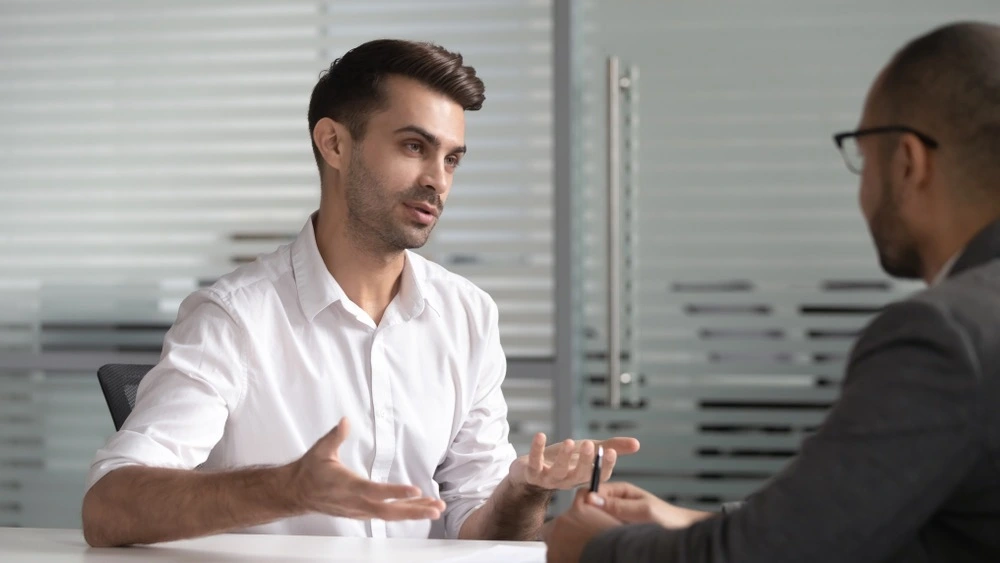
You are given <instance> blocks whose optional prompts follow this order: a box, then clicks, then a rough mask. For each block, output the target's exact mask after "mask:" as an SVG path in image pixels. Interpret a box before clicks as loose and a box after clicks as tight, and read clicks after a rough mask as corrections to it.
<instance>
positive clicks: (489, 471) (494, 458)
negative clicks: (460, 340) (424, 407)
mask: <svg viewBox="0 0 1000 563" xmlns="http://www.w3.org/2000/svg"><path fill="white" fill-rule="evenodd" d="M488 309H489V313H488V316H487V323H488V328H487V330H486V334H487V337H486V343H485V348H484V354H483V356H482V358H483V359H482V361H481V362H480V369H479V370H478V373H477V376H478V377H477V379H478V382H477V385H476V389H475V395H474V399H473V402H472V407H471V409H470V410H469V412H468V414H467V415H466V417H465V420H464V421H463V423H462V425H461V427H460V429H459V431H458V434H457V435H456V437H455V439H454V440H453V441H452V443H451V446H450V448H449V450H448V454H447V456H446V457H445V460H444V461H443V462H442V463H441V465H440V466H438V468H437V471H436V472H435V474H434V480H435V481H437V482H438V484H439V486H440V494H441V500H443V501H444V502H445V504H446V508H445V511H444V515H443V517H444V526H445V533H446V534H447V537H448V538H457V537H458V533H459V531H460V530H461V529H462V524H464V523H465V519H466V518H468V517H469V515H470V514H472V511H474V510H475V509H477V508H479V507H480V506H482V505H483V503H485V502H486V500H487V499H488V498H489V497H490V495H491V494H492V493H493V490H494V489H495V488H496V487H497V485H499V484H500V482H501V481H502V480H503V479H504V478H505V477H506V476H507V473H508V471H509V470H510V464H511V463H513V461H514V459H515V458H516V457H517V454H516V453H515V452H514V447H513V446H512V445H511V444H510V442H509V440H508V434H509V432H510V427H509V426H508V424H507V402H506V401H505V400H504V396H503V391H502V390H501V388H500V386H501V384H502V383H503V380H504V376H505V375H506V373H507V359H506V357H505V356H504V353H503V348H502V347H501V345H500V330H499V326H498V314H497V307H496V304H495V303H494V302H493V301H492V300H490V301H489V308H488Z"/></svg>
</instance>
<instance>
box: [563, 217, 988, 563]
mask: <svg viewBox="0 0 1000 563" xmlns="http://www.w3.org/2000/svg"><path fill="white" fill-rule="evenodd" d="M582 561H584V562H585V563H598V562H606V561H616V562H629V563H633V562H640V563H641V562H647V561H648V562H652V561H656V562H671V561H676V562H685V563H691V562H713V563H729V562H735V561H739V562H744V563H781V562H795V563H800V562H806V563H828V562H829V563H833V562H851V563H862V562H904V561H905V562H907V563H920V562H942V563H944V562H947V563H958V562H963V561H991V562H1000V222H997V223H994V224H992V225H990V226H988V227H987V228H986V229H984V230H983V231H982V232H981V233H980V234H978V235H977V236H976V237H975V239H974V240H973V241H972V242H971V243H970V244H969V245H968V247H967V248H966V250H965V251H964V252H963V254H962V255H961V256H960V258H959V259H958V261H956V263H955V265H954V266H953V268H952V271H951V274H950V275H949V277H948V279H946V280H945V281H944V282H943V283H941V284H939V285H937V286H935V287H933V288H930V289H927V290H926V291H923V292H922V293H919V294H918V295H916V296H914V297H912V298H910V299H908V300H906V301H902V302H899V303H895V304H893V305H890V306H888V307H887V308H886V309H885V310H884V311H883V312H882V313H881V314H880V315H879V316H878V317H876V318H875V319H874V320H873V321H872V322H871V324H869V326H868V327H867V328H866V329H865V330H864V332H863V333H862V334H861V336H860V337H859V339H858V341H857V343H856V344H855V346H854V349H853V350H852V352H851V356H850V359H849V362H848V366H847V374H846V376H845V379H844V387H843V392H842V394H841V397H840V399H839V400H838V401H837V403H836V404H835V405H834V406H833V408H832V409H831V410H830V412H829V414H828V416H827V418H826V420H825V421H824V423H823V424H822V426H821V427H820V428H819V430H818V431H817V432H816V433H815V434H814V435H812V436H810V437H809V438H808V439H806V440H805V441H804V442H803V445H802V449H801V451H800V453H799V455H798V456H797V457H796V458H795V459H794V460H793V461H792V462H791V463H790V464H789V465H788V466H787V467H786V468H785V469H784V470H783V471H782V472H781V473H779V474H778V475H777V476H776V477H775V478H774V479H773V480H772V481H770V482H769V483H768V484H767V485H766V486H765V487H764V488H762V489H761V490H759V491H758V492H756V493H754V494H753V495H752V496H751V497H750V498H749V499H748V500H747V502H746V503H745V504H744V505H743V506H742V507H741V508H740V509H739V510H736V511H727V513H726V514H720V515H718V516H715V517H712V518H709V519H708V520H705V521H703V522H700V523H698V524H696V525H694V526H692V527H690V528H687V529H685V530H676V531H669V530H665V529H663V528H661V527H659V526H656V525H641V526H624V527H621V528H617V529H614V530H611V531H608V532H606V533H604V534H601V535H600V536H598V537H596V538H594V540H592V541H591V542H590V543H588V544H587V546H586V548H585V551H584V556H583V559H582Z"/></svg>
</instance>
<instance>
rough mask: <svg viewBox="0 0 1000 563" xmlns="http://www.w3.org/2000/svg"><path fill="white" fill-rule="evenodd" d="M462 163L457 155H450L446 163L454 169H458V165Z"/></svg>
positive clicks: (446, 158)
mask: <svg viewBox="0 0 1000 563" xmlns="http://www.w3.org/2000/svg"><path fill="white" fill-rule="evenodd" d="M461 162H462V159H461V158H460V157H458V156H457V155H450V156H447V157H445V159H444V163H445V164H447V165H448V166H451V167H452V168H458V165H459V164H460V163H461Z"/></svg>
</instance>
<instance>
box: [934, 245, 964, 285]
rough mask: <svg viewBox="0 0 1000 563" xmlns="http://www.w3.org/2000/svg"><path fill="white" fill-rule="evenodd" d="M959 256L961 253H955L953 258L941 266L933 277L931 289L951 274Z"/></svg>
mask: <svg viewBox="0 0 1000 563" xmlns="http://www.w3.org/2000/svg"><path fill="white" fill-rule="evenodd" d="M961 255H962V252H961V251H959V252H956V253H955V254H954V256H952V257H951V258H949V259H948V261H947V262H945V263H944V266H941V269H940V270H939V271H938V273H937V275H936V276H934V279H933V280H931V287H933V286H935V285H937V284H939V283H941V282H943V281H944V280H945V278H947V277H948V275H949V274H951V269H952V268H953V267H955V262H956V261H958V257H959V256H961Z"/></svg>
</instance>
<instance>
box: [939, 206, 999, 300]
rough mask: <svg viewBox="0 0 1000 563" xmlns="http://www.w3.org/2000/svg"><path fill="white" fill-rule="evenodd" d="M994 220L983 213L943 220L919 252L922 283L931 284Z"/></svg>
mask: <svg viewBox="0 0 1000 563" xmlns="http://www.w3.org/2000/svg"><path fill="white" fill-rule="evenodd" d="M996 219H997V216H996V215H994V214H984V213H965V214H959V215H956V216H953V217H949V218H946V219H943V220H942V224H941V225H940V226H939V227H938V228H937V229H936V232H934V233H933V234H932V236H930V237H928V238H927V239H926V241H925V243H924V245H923V249H922V251H921V262H922V263H923V275H922V276H921V277H923V279H924V282H926V283H927V285H931V284H933V282H934V280H935V279H936V278H937V277H938V275H940V273H941V271H942V270H943V269H944V267H945V265H946V264H948V261H949V260H951V259H952V258H954V257H955V256H956V255H958V254H959V253H961V252H962V251H963V250H965V248H966V247H967V246H968V245H969V242H970V241H972V239H973V238H975V236H976V235H977V234H979V232H980V231H982V230H983V229H984V228H985V227H986V226H987V225H989V224H990V223H992V222H993V221H995V220H996Z"/></svg>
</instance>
